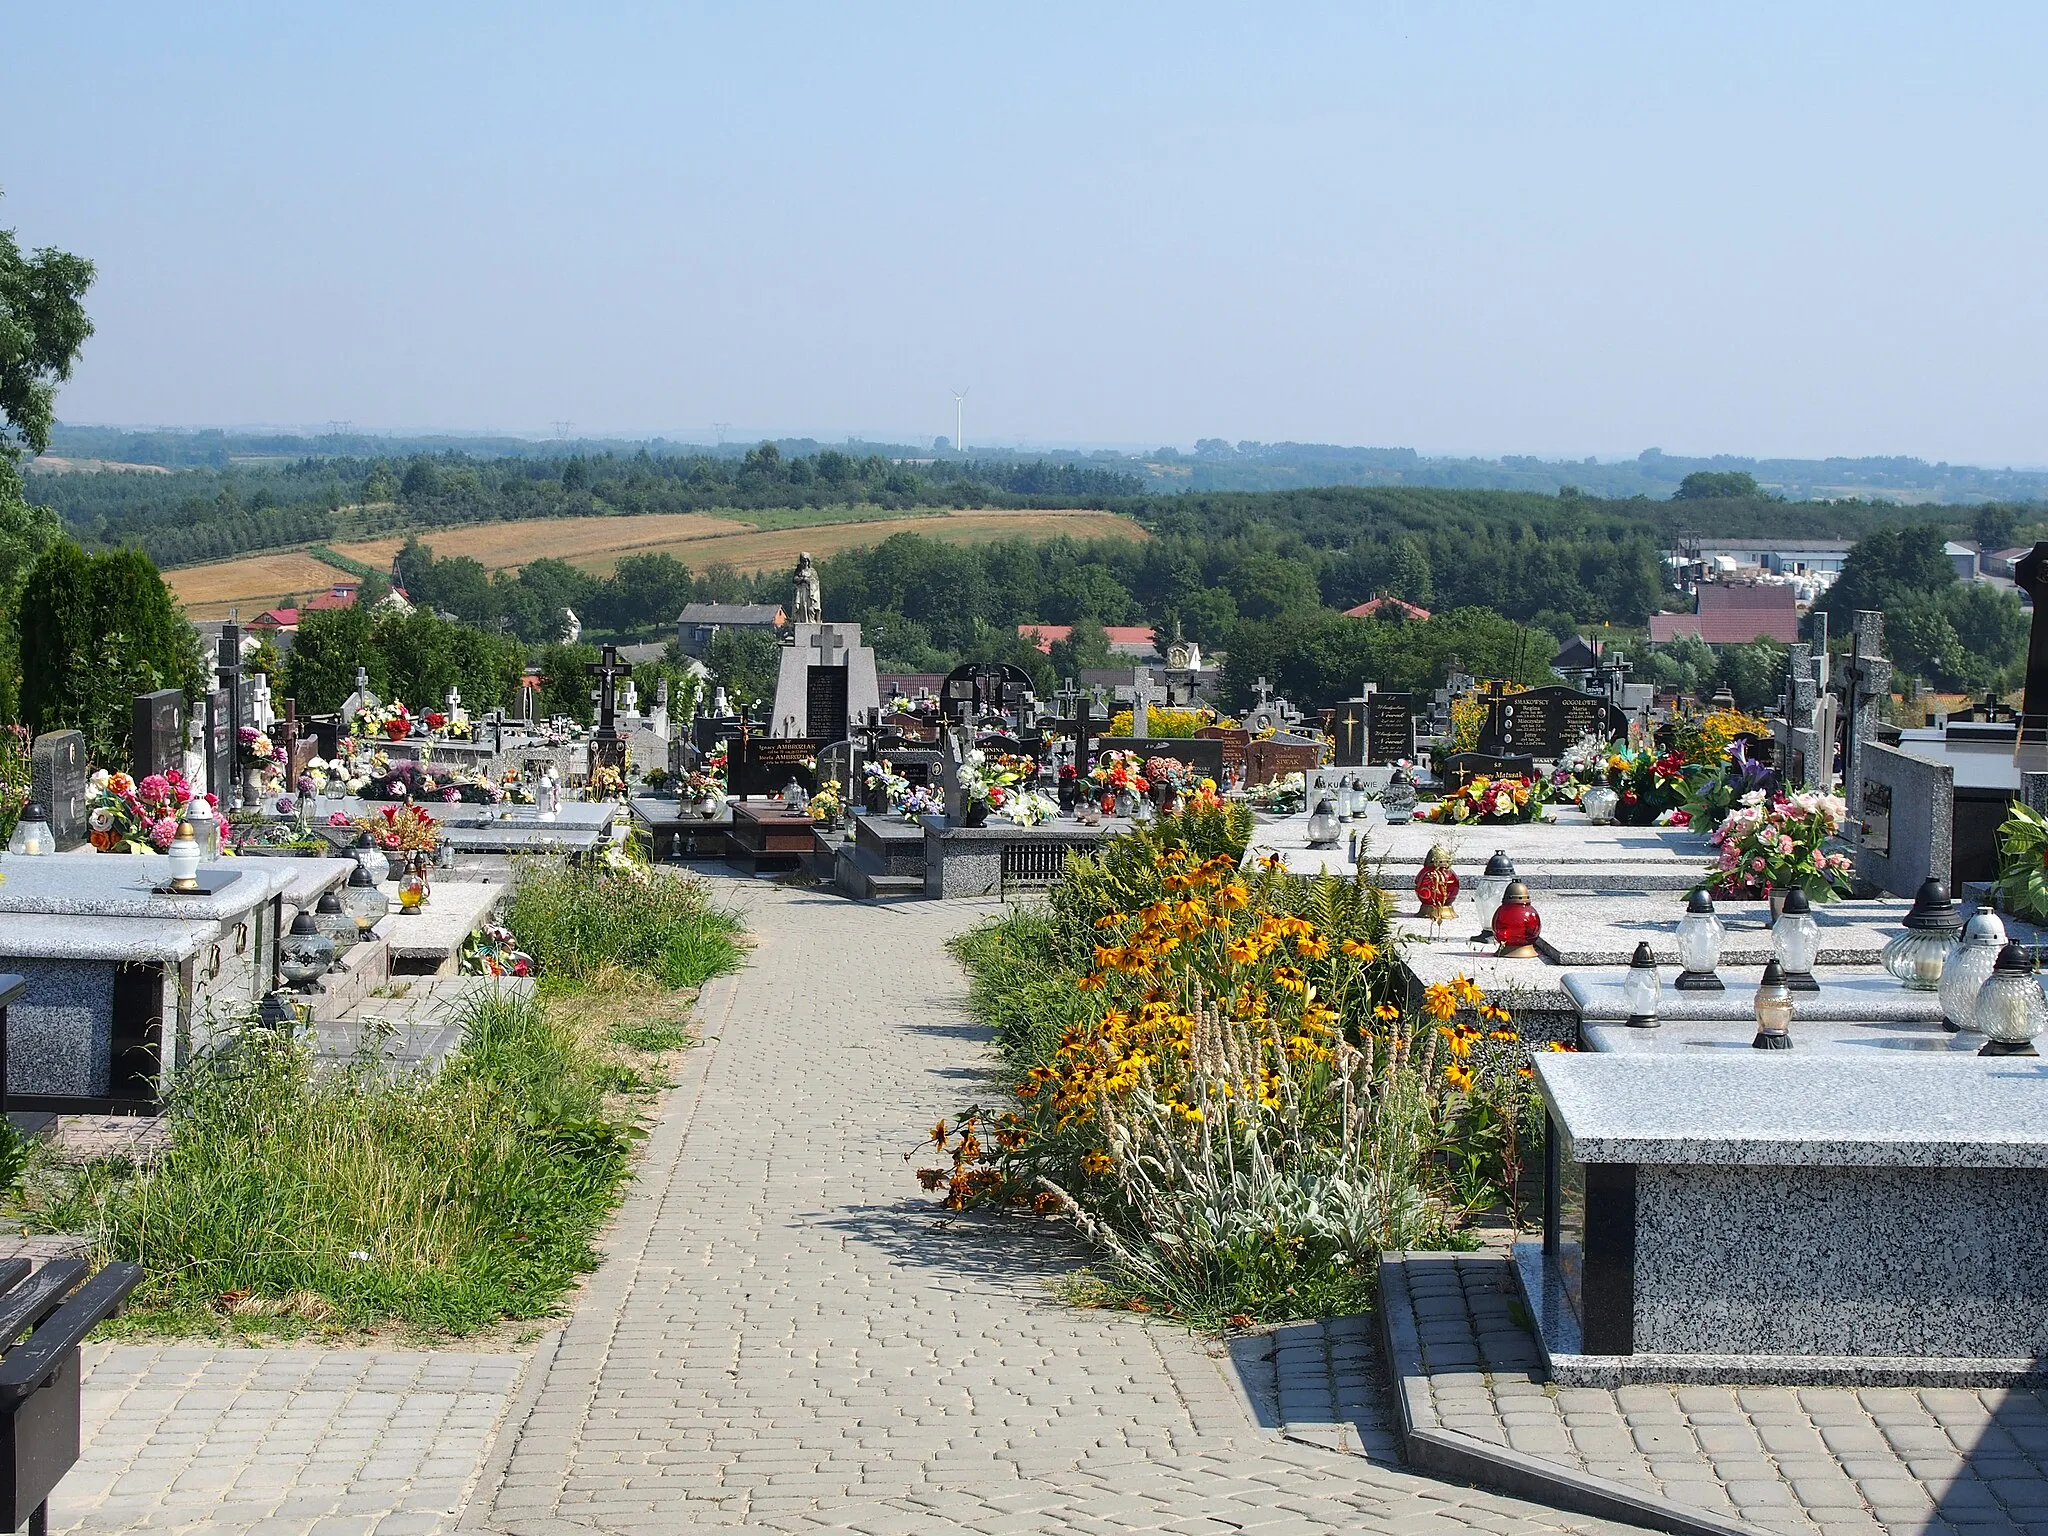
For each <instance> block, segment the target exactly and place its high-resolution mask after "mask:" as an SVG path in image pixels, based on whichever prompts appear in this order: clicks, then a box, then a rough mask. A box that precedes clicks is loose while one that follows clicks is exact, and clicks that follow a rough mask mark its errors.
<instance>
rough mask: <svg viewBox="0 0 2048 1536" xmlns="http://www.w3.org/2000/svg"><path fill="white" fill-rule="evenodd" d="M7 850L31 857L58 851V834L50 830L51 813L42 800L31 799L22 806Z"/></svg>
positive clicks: (8, 841) (8, 840)
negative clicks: (19, 817) (19, 818)
mask: <svg viewBox="0 0 2048 1536" xmlns="http://www.w3.org/2000/svg"><path fill="white" fill-rule="evenodd" d="M7 851H8V852H9V853H13V854H22V855H26V856H28V857H31V858H35V857H40V856H41V855H43V854H46V853H55V852H56V851H57V837H56V834H55V833H53V832H52V831H51V830H50V813H49V811H48V810H47V809H46V808H45V807H44V805H43V803H42V801H40V800H31V801H29V803H28V804H27V805H24V806H23V807H22V808H21V820H19V821H17V822H16V823H15V824H14V835H13V836H12V837H10V838H8V839H7Z"/></svg>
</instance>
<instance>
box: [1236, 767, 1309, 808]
mask: <svg viewBox="0 0 2048 1536" xmlns="http://www.w3.org/2000/svg"><path fill="white" fill-rule="evenodd" d="M1244 799H1245V804H1247V805H1249V806H1250V807H1251V808H1252V809H1253V810H1255V811H1265V812H1267V813H1269V814H1271V815H1276V816H1288V815H1292V814H1293V813H1294V812H1296V811H1298V810H1300V809H1301V808H1302V807H1303V806H1304V805H1306V804H1307V803H1308V775H1307V774H1305V773H1283V774H1282V775H1281V776H1280V777H1279V778H1277V779H1269V780H1267V781H1266V782H1265V783H1264V784H1254V785H1252V786H1251V788H1249V789H1247V790H1246V791H1245V792H1244Z"/></svg>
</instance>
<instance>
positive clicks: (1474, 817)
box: [1415, 775, 1543, 827]
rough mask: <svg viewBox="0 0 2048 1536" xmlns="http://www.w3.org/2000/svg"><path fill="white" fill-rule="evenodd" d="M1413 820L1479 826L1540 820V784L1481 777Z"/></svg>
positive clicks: (1541, 785) (1500, 825)
mask: <svg viewBox="0 0 2048 1536" xmlns="http://www.w3.org/2000/svg"><path fill="white" fill-rule="evenodd" d="M1415 819H1416V820H1417V821H1437V822H1448V823H1454V824H1457V825H1460V826H1463V825H1473V826H1481V827H1506V826H1513V825H1514V824H1516V823H1518V822H1525V821H1541V820H1542V819H1543V784H1542V781H1541V780H1540V779H1528V778H1514V779H1507V778H1501V779H1489V778H1487V777H1485V776H1484V775H1481V776H1479V777H1477V778H1474V779H1473V780H1471V781H1470V782H1469V783H1467V784H1466V785H1465V787H1464V788H1463V789H1454V790H1452V791H1451V792H1450V793H1449V794H1448V795H1445V796H1444V797H1443V799H1441V800H1439V801H1438V802H1437V803H1436V804H1435V805H1432V806H1430V807H1429V808H1428V809H1426V810H1420V811H1417V812H1416V813H1415Z"/></svg>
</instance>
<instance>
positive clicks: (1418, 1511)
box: [463, 881, 1620, 1536]
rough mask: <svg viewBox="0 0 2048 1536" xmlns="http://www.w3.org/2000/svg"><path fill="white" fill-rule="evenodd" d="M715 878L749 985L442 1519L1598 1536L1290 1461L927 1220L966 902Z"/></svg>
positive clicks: (970, 1084) (1006, 1229) (1233, 1395)
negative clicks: (475, 1475) (495, 1436)
mask: <svg viewBox="0 0 2048 1536" xmlns="http://www.w3.org/2000/svg"><path fill="white" fill-rule="evenodd" d="M719 885H720V890H721V895H722V896H723V897H724V899H727V900H730V901H731V902H733V903H734V904H735V905H738V906H740V907H743V908H744V909H745V910H746V912H747V914H748V921H749V926H750V927H751V928H752V929H753V931H754V933H755V934H756V935H757V937H758V940H759V946H760V947H759V949H758V951H757V952H756V954H755V955H754V959H753V965H752V967H751V968H750V969H749V970H747V971H746V972H745V973H744V974H742V975H741V976H739V977H737V978H733V979H730V980H726V981H721V982H717V983H714V984H713V985H712V986H710V987H708V988H707V989H706V991H705V996H704V999H703V1002H702V1003H701V1005H700V1016H701V1022H702V1027H703V1029H704V1031H705V1033H706V1034H707V1036H708V1037H709V1038H708V1043H707V1044H706V1045H705V1046H704V1047H703V1048H702V1049H700V1050H698V1051H695V1052H693V1053H692V1054H691V1057H690V1059H689V1063H688V1066H687V1068H686V1069H685V1075H684V1080H683V1082H682V1084H681V1085H680V1087H679V1088H678V1089H677V1091H676V1092H675V1093H674V1094H673V1095H671V1097H670V1100H669V1104H668V1108H667V1112H666V1114H665V1115H664V1116H663V1119H662V1122H661V1124H660V1125H659V1126H658V1127H657V1128H656V1129H655V1131H654V1132H653V1134H652V1137H651V1138H650V1141H649V1144H648V1147H647V1155H646V1162H645V1166H644V1167H643V1169H642V1171H641V1174H640V1177H639V1179H638V1180H637V1182H636V1183H635V1186H634V1189H633V1192H632V1194H631V1196H630V1197H629V1199H628V1201H627V1204H626V1206H625V1208H624V1210H623V1212H622V1214H621V1218H620V1221H619V1223H618V1225H617V1228H616V1229H615V1231H614V1232H613V1234H612V1237H611V1240H610V1245H609V1257H608V1259H607V1262H606V1264H605V1266H604V1268H603V1269H602V1270H600V1271H599V1272H598V1274H597V1275H595V1276H594V1277H593V1279H592V1282H591V1285H590V1287H589V1290H588V1291H587V1293H586V1294H585V1295H584V1296H583V1297H582V1298H581V1300H580V1301H579V1303H578V1306H577V1309H576V1314H575V1317H574V1318H573V1320H572V1321H571V1322H570V1324H569V1326H568V1328H567V1330H566V1331H565V1332H564V1334H563V1335H562V1336H561V1339H560V1342H559V1345H558V1347H556V1348H555V1349H554V1350H553V1351H552V1353H551V1354H544V1355H543V1357H542V1358H540V1359H539V1360H537V1361H536V1363H535V1365H534V1367H533V1372H532V1385H531V1388H530V1390H529V1394H528V1396H527V1397H526V1398H524V1399H523V1400H522V1402H521V1404H520V1406H519V1407H518V1408H516V1409H515V1410H514V1412H513V1414H512V1416H511V1417H510V1418H509V1419H508V1422H507V1428H506V1429H505V1431H504V1432H503V1433H502V1435H501V1436H500V1440H499V1445H498V1448H497V1451H496V1453H495V1455H494V1458H493V1462H492V1465H491V1466H490V1468H489V1469H488V1470H487V1472H486V1474H485V1478H484V1484H483V1486H484V1488H485V1489H487V1490H489V1491H488V1492H486V1493H485V1494H483V1495H481V1496H480V1497H479V1498H478V1499H477V1500H476V1501H475V1503H474V1504H473V1506H472V1507H471V1509H470V1510H469V1512H468V1514H467V1515H466V1517H465V1519H464V1521H463V1525H464V1527H465V1528H468V1529H478V1530H503V1531H510V1532H515V1533H519V1536H562V1533H568V1532H572V1531H574V1532H586V1531H592V1530H596V1531H616V1532H641V1531H649V1532H652V1531H677V1530H684V1529H689V1528H694V1527H702V1526H720V1525H726V1526H746V1527H767V1528H774V1529H783V1530H818V1529H831V1530H853V1531H866V1532H913V1531H915V1532H919V1533H927V1532H934V1531H944V1532H953V1531H970V1532H989V1533H998V1532H1002V1533H1009V1532H1019V1533H1021V1532H1033V1531H1048V1532H1051V1531H1059V1532H1080V1533H1091V1532H1113V1531H1154V1530H1168V1531H1184V1532H1204V1533H1213V1532H1224V1531H1229V1530H1247V1531H1254V1530H1255V1531H1259V1532H1266V1533H1272V1536H1285V1533H1289V1532H1303V1533H1307V1532H1326V1531H1333V1530H1356V1529H1366V1530H1373V1531H1388V1532H1400V1533H1402V1536H1429V1533H1433V1532H1437V1531H1443V1532H1453V1531H1460V1530H1472V1529H1477V1530H1484V1531H1489V1532H1501V1533H1506V1532H1513V1531H1523V1530H1529V1531H1535V1530H1560V1529H1572V1530H1618V1529H1620V1528H1618V1527H1608V1526H1605V1525H1603V1524H1602V1522H1599V1521H1593V1520H1587V1519H1583V1518H1580V1517H1575V1516H1570V1515H1563V1514H1559V1513H1557V1512H1555V1511H1551V1510H1546V1509H1542V1508H1539V1507H1535V1506H1531V1505H1527V1504H1523V1503H1519V1502H1517V1501H1514V1500H1511V1499H1505V1498H1499V1497H1495V1496H1493V1495H1490V1494H1485V1493H1480V1492H1475V1491H1472V1490H1469V1489H1465V1488H1459V1487H1453V1486H1448V1485H1444V1484H1440V1483H1435V1482H1431V1481H1429V1480H1427V1479H1424V1478H1419V1477H1414V1476H1411V1475H1408V1474H1406V1473H1404V1472H1402V1471H1400V1470H1399V1469H1397V1468H1393V1467H1388V1466H1384V1465H1381V1464H1379V1463H1377V1462H1374V1461H1370V1460H1367V1459H1364V1458H1362V1457H1359V1456H1356V1455H1344V1454H1341V1453H1336V1452H1332V1451H1326V1450H1322V1449H1319V1448H1316V1447H1312V1446H1305V1445H1299V1444H1294V1443H1290V1442H1286V1441H1283V1440H1281V1439H1280V1438H1279V1437H1278V1436H1277V1435H1274V1434H1270V1433H1265V1432H1262V1431H1261V1430H1260V1429H1259V1428H1258V1427H1256V1426H1255V1424H1254V1423H1253V1420H1252V1417H1251V1415H1250V1413H1249V1412H1248V1411H1247V1407H1246V1398H1245V1396H1244V1394H1243V1391H1242V1389H1241V1388H1240V1387H1239V1386H1238V1385H1237V1382H1236V1379H1235V1375H1234V1373H1233V1371H1232V1368H1231V1365H1230V1362H1229V1359H1228V1356H1227V1355H1225V1354H1224V1353H1223V1352H1222V1351H1221V1350H1220V1349H1212V1348H1211V1347H1210V1346H1208V1345H1206V1344H1205V1343H1204V1342H1203V1341H1200V1340H1196V1339H1191V1338H1190V1337H1189V1336H1187V1335H1186V1334H1185V1333H1182V1332H1179V1331H1177V1330H1175V1329H1173V1328H1171V1327H1167V1326H1160V1325H1157V1324H1147V1323H1145V1322H1143V1321H1141V1320H1138V1319H1134V1318H1129V1317H1125V1316H1118V1315H1105V1314H1095V1313H1086V1312H1079V1311H1076V1310H1073V1309H1071V1308H1068V1307H1064V1306H1062V1305H1060V1304H1059V1303H1058V1302H1057V1301H1055V1300H1053V1299H1052V1298H1051V1297H1050V1296H1048V1294H1047V1293H1046V1283H1047V1282H1048V1281H1049V1280H1050V1279H1052V1278H1053V1277H1055V1276H1057V1275H1058V1274H1060V1273H1062V1272H1064V1271H1066V1270H1068V1269H1070V1268H1071V1267H1072V1266H1073V1265H1074V1264H1075V1263H1076V1262H1077V1255H1076V1254H1075V1253H1074V1251H1073V1250H1072V1249H1071V1248H1069V1247H1067V1246H1066V1245H1065V1244H1064V1242H1063V1240H1062V1237H1061V1229H1059V1228H1056V1227H1052V1226H1049V1225H1045V1224H1037V1223H1028V1222H1016V1221H1000V1220H983V1219H965V1220H956V1221H953V1222H950V1223H948V1222H946V1221H943V1220H942V1219H941V1218H940V1217H939V1216H938V1215H937V1214H936V1213H935V1212H934V1210H933V1208H932V1206H931V1203H930V1201H929V1199H928V1197H925V1196H923V1195H921V1194H920V1193H919V1192H918V1191H917V1189H916V1186H915V1183H914V1181H913V1179H912V1177H911V1168H912V1166H913V1164H912V1163H911V1162H907V1161H906V1160H905V1156H904V1154H905V1153H906V1152H910V1151H912V1150H913V1148H914V1145H915V1142H916V1140H917V1137H918V1134H919V1130H920V1128H921V1127H922V1126H924V1125H927V1124H929V1123H930V1121H931V1120H932V1119H934V1118H936V1117H937V1116H938V1115H940V1114H942V1113H946V1112H948V1111H950V1110H954V1109H957V1108H959V1107H960V1106H962V1105H964V1104H966V1103H968V1102H970V1101H971V1100H973V1099H974V1098H975V1097H976V1096H977V1094H979V1093H980V1092H982V1091H983V1088H984V1079H983V1076H982V1074H983V1072H984V1071H985V1070H986V1068H987V1065H988V1062H989V1056H988V1050H987V1045H986V1042H985V1039H984V1035H983V1032H982V1031H981V1030H980V1029H978V1028H976V1027H975V1026H973V1025H971V1024H970V1023H969V1022H968V1021H967V1020H966V1018H965V1015H964V1011H963V999H962V993H963V991H964V987H963V983H962V981H961V978H960V975H959V972H958V970H957V968H956V967H955V966H954V964H953V962H952V961H951V959H950V958H949V957H948V956H947V955H946V953H945V952H944V949H943V945H944V941H945V940H946V939H947V938H948V937H949V936H950V935H952V934H953V933H956V932H958V931H959V930H960V929H961V928H962V927H964V926H966V925H967V924H968V923H969V922H971V921H973V920H974V919H975V918H976V917H978V916H982V915H985V914H986V913H987V912H988V911H989V910H991V909H990V908H988V907H984V906H969V905H965V904H960V903H937V902H933V903H922V902H918V903H907V904H899V905H895V906H885V907H875V906H860V905H856V904H853V903H850V902H847V901H844V900H842V899H840V898H838V897H836V896H830V895H825V894H820V893H812V892H808V891H804V890H800V889H793V888H789V887H781V886H772V885H765V884H758V883H751V882H737V881H733V882H726V881H721V882H719Z"/></svg>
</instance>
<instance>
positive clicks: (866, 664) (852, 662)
mask: <svg viewBox="0 0 2048 1536" xmlns="http://www.w3.org/2000/svg"><path fill="white" fill-rule="evenodd" d="M793 579H794V581H795V585H796V592H795V595H794V599H793V600H792V602H791V603H790V607H789V611H790V614H791V616H792V618H791V623H790V626H789V631H788V633H787V634H785V635H784V636H783V641H782V659H781V663H780V665H779V666H778V667H777V669H776V675H775V708H774V712H773V713H772V714H770V715H769V717H768V734H769V735H770V736H777V737H796V738H800V739H806V740H811V741H819V742H834V741H844V740H846V739H847V736H848V734H849V727H850V726H851V725H852V724H853V722H854V721H856V720H862V719H865V718H867V711H869V710H871V709H873V710H879V709H880V708H881V707H882V691H881V687H880V685H879V684H878V683H877V682H876V680H875V653H874V651H873V650H871V649H870V648H869V647H867V646H865V645H862V644H861V643H860V626H859V625H858V624H827V623H825V622H824V610H823V605H822V603H821V601H820V599H819V594H818V568H817V566H816V565H815V564H814V563H813V562H812V560H811V557H810V556H809V555H807V554H806V555H799V556H798V557H797V562H796V570H795V572H794V573H793Z"/></svg>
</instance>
